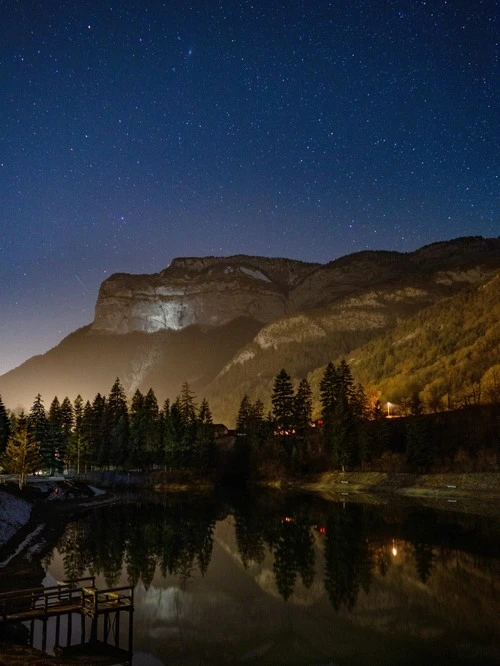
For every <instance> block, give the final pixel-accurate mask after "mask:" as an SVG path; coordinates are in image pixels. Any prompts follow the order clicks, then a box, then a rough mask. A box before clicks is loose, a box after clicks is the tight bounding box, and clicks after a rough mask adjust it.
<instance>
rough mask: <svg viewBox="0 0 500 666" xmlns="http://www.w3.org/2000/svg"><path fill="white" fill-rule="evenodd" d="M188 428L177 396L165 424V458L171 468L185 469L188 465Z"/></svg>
mask: <svg viewBox="0 0 500 666" xmlns="http://www.w3.org/2000/svg"><path fill="white" fill-rule="evenodd" d="M186 431H187V428H186V425H185V423H184V419H183V416H182V411H181V405H180V399H179V397H177V399H176V400H175V402H174V403H173V404H172V406H171V407H170V412H169V416H168V421H167V423H166V426H165V438H164V448H165V460H166V464H167V467H168V468H170V469H185V468H186V467H187V466H188V463H189V458H190V455H189V454H190V451H189V447H188V446H187V433H186Z"/></svg>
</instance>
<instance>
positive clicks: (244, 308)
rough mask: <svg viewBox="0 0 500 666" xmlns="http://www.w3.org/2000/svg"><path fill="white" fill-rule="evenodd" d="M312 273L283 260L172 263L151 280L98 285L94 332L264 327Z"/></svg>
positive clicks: (117, 278)
mask: <svg viewBox="0 0 500 666" xmlns="http://www.w3.org/2000/svg"><path fill="white" fill-rule="evenodd" d="M315 267H316V265H315V264H306V263H303V262H299V261H293V260H287V259H267V258H265V257H244V256H236V257H227V258H216V257H206V258H199V259H198V258H193V259H175V260H174V261H173V262H172V264H171V266H169V268H167V269H165V270H164V271H162V272H161V273H157V274H155V275H127V274H117V275H113V276H111V277H110V278H109V279H108V280H106V281H105V282H104V283H103V284H102V285H101V289H100V292H99V298H98V301H97V305H96V313H95V321H94V324H93V326H92V328H93V330H94V331H106V332H113V333H129V332H131V331H143V332H147V333H154V332H156V331H161V330H179V329H182V328H186V327H187V326H190V325H192V324H197V325H201V326H221V325H224V324H226V323H228V322H229V321H231V320H233V319H236V318H238V317H250V318H252V319H256V320H257V321H261V322H263V323H266V322H269V321H274V320H275V319H277V318H278V317H281V316H283V315H284V314H287V312H288V311H289V308H290V305H289V292H290V290H291V289H292V288H293V286H294V284H296V283H297V282H298V281H299V280H300V279H301V278H302V277H303V276H304V275H306V274H308V273H309V272H310V271H311V270H313V269H314V268H315Z"/></svg>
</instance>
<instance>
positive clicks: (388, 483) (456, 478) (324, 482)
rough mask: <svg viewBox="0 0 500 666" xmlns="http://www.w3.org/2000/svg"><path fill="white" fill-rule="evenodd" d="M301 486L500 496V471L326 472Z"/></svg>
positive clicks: (327, 490)
mask: <svg viewBox="0 0 500 666" xmlns="http://www.w3.org/2000/svg"><path fill="white" fill-rule="evenodd" d="M298 485H299V487H300V488H301V489H304V490H307V491H313V492H317V493H320V494H321V495H326V496H328V495H332V496H338V495H339V494H340V495H341V496H345V494H370V495H379V494H380V495H385V496H387V495H389V496H391V495H395V496H405V497H414V498H444V499H483V500H495V499H500V472H467V473H457V472H443V473H432V474H412V473H407V472H324V473H323V474H321V475H319V476H317V477H315V478H314V479H311V480H309V481H305V482H300V483H299V484H298Z"/></svg>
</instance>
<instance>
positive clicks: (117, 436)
mask: <svg viewBox="0 0 500 666" xmlns="http://www.w3.org/2000/svg"><path fill="white" fill-rule="evenodd" d="M106 427H107V436H108V442H109V462H110V464H112V465H114V466H119V467H121V466H123V465H124V463H125V461H126V460H127V456H128V438H129V415H128V407H127V398H126V395H125V391H124V389H123V386H122V385H121V383H120V380H119V379H118V378H116V380H115V383H114V384H113V386H112V387H111V391H110V392H109V396H108V399H107V400H106Z"/></svg>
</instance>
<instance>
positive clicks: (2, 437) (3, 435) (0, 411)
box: [0, 396, 11, 454]
mask: <svg viewBox="0 0 500 666" xmlns="http://www.w3.org/2000/svg"><path fill="white" fill-rule="evenodd" d="M10 435H11V427H10V419H9V416H8V414H7V410H6V409H5V405H4V404H3V402H2V396H0V454H1V453H2V452H3V451H4V450H5V447H6V446H7V442H8V440H9V437H10Z"/></svg>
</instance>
